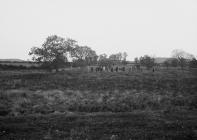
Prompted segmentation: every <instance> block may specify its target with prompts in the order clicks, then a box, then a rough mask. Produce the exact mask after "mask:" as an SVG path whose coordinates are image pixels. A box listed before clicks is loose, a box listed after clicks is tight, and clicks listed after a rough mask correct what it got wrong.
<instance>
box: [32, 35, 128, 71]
mask: <svg viewBox="0 0 197 140" xmlns="http://www.w3.org/2000/svg"><path fill="white" fill-rule="evenodd" d="M29 55H30V56H32V60H33V61H36V62H41V63H42V64H43V67H45V68H49V69H58V68H61V67H64V66H65V64H68V63H67V62H68V59H69V58H70V59H72V66H88V65H100V66H106V65H111V64H112V62H115V61H116V62H119V63H123V64H124V63H126V58H127V56H128V55H127V53H126V52H123V53H121V52H119V53H116V54H111V55H109V56H107V55H106V54H101V55H97V53H96V51H94V50H92V49H91V48H90V47H88V46H81V45H79V44H78V42H77V41H76V40H73V39H70V38H67V39H65V38H63V37H60V36H57V35H52V36H49V37H47V38H46V40H45V42H44V43H43V44H42V46H41V47H32V48H31V50H30V52H29Z"/></svg>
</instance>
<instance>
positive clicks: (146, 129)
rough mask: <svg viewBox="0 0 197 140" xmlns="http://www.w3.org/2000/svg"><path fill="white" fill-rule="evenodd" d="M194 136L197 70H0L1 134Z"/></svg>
mask: <svg viewBox="0 0 197 140" xmlns="http://www.w3.org/2000/svg"><path fill="white" fill-rule="evenodd" d="M196 138H197V70H196V69H190V70H184V71H183V70H170V69H169V70H166V69H163V70H160V71H155V72H152V71H143V72H130V73H128V72H89V73H88V72H86V71H83V70H73V71H64V72H58V73H50V72H45V71H36V70H32V71H30V70H23V71H22V70H21V71H1V72H0V139H24V140H25V139H27V140H29V139H53V140H54V139H57V140H59V139H65V140H133V139H139V140H141V139H142V140H143V139H144V140H145V139H163V140H165V139H169V140H171V139H188V140H191V139H196Z"/></svg>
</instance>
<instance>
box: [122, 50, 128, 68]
mask: <svg viewBox="0 0 197 140" xmlns="http://www.w3.org/2000/svg"><path fill="white" fill-rule="evenodd" d="M127 56H128V54H127V53H126V52H123V53H122V64H123V65H126V64H127Z"/></svg>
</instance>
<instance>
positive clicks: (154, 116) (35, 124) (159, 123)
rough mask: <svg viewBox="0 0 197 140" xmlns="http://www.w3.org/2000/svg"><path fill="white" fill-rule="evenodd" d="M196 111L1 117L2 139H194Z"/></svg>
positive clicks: (196, 136)
mask: <svg viewBox="0 0 197 140" xmlns="http://www.w3.org/2000/svg"><path fill="white" fill-rule="evenodd" d="M196 138H197V114H196V112H177V113H176V112H174V113H170V114H168V113H167V114H164V113H159V112H149V111H145V112H142V111H137V112H133V113H97V114H82V113H81V114H79V113H78V114H77V113H76V114H56V115H45V116H28V117H16V118H12V117H11V118H0V139H2V140H3V139H23V140H37V139H51V140H60V139H64V140H133V139H139V140H147V139H151V140H152V139H159V140H162V139H163V140H164V139H165V140H166V139H168V140H172V139H173V140H174V139H177V140H194V139H196Z"/></svg>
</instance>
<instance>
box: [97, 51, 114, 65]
mask: <svg viewBox="0 0 197 140" xmlns="http://www.w3.org/2000/svg"><path fill="white" fill-rule="evenodd" d="M112 64H113V61H111V60H110V59H109V58H107V55H106V54H101V55H99V57H98V65H99V66H101V67H108V68H110V67H111V66H112Z"/></svg>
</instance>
